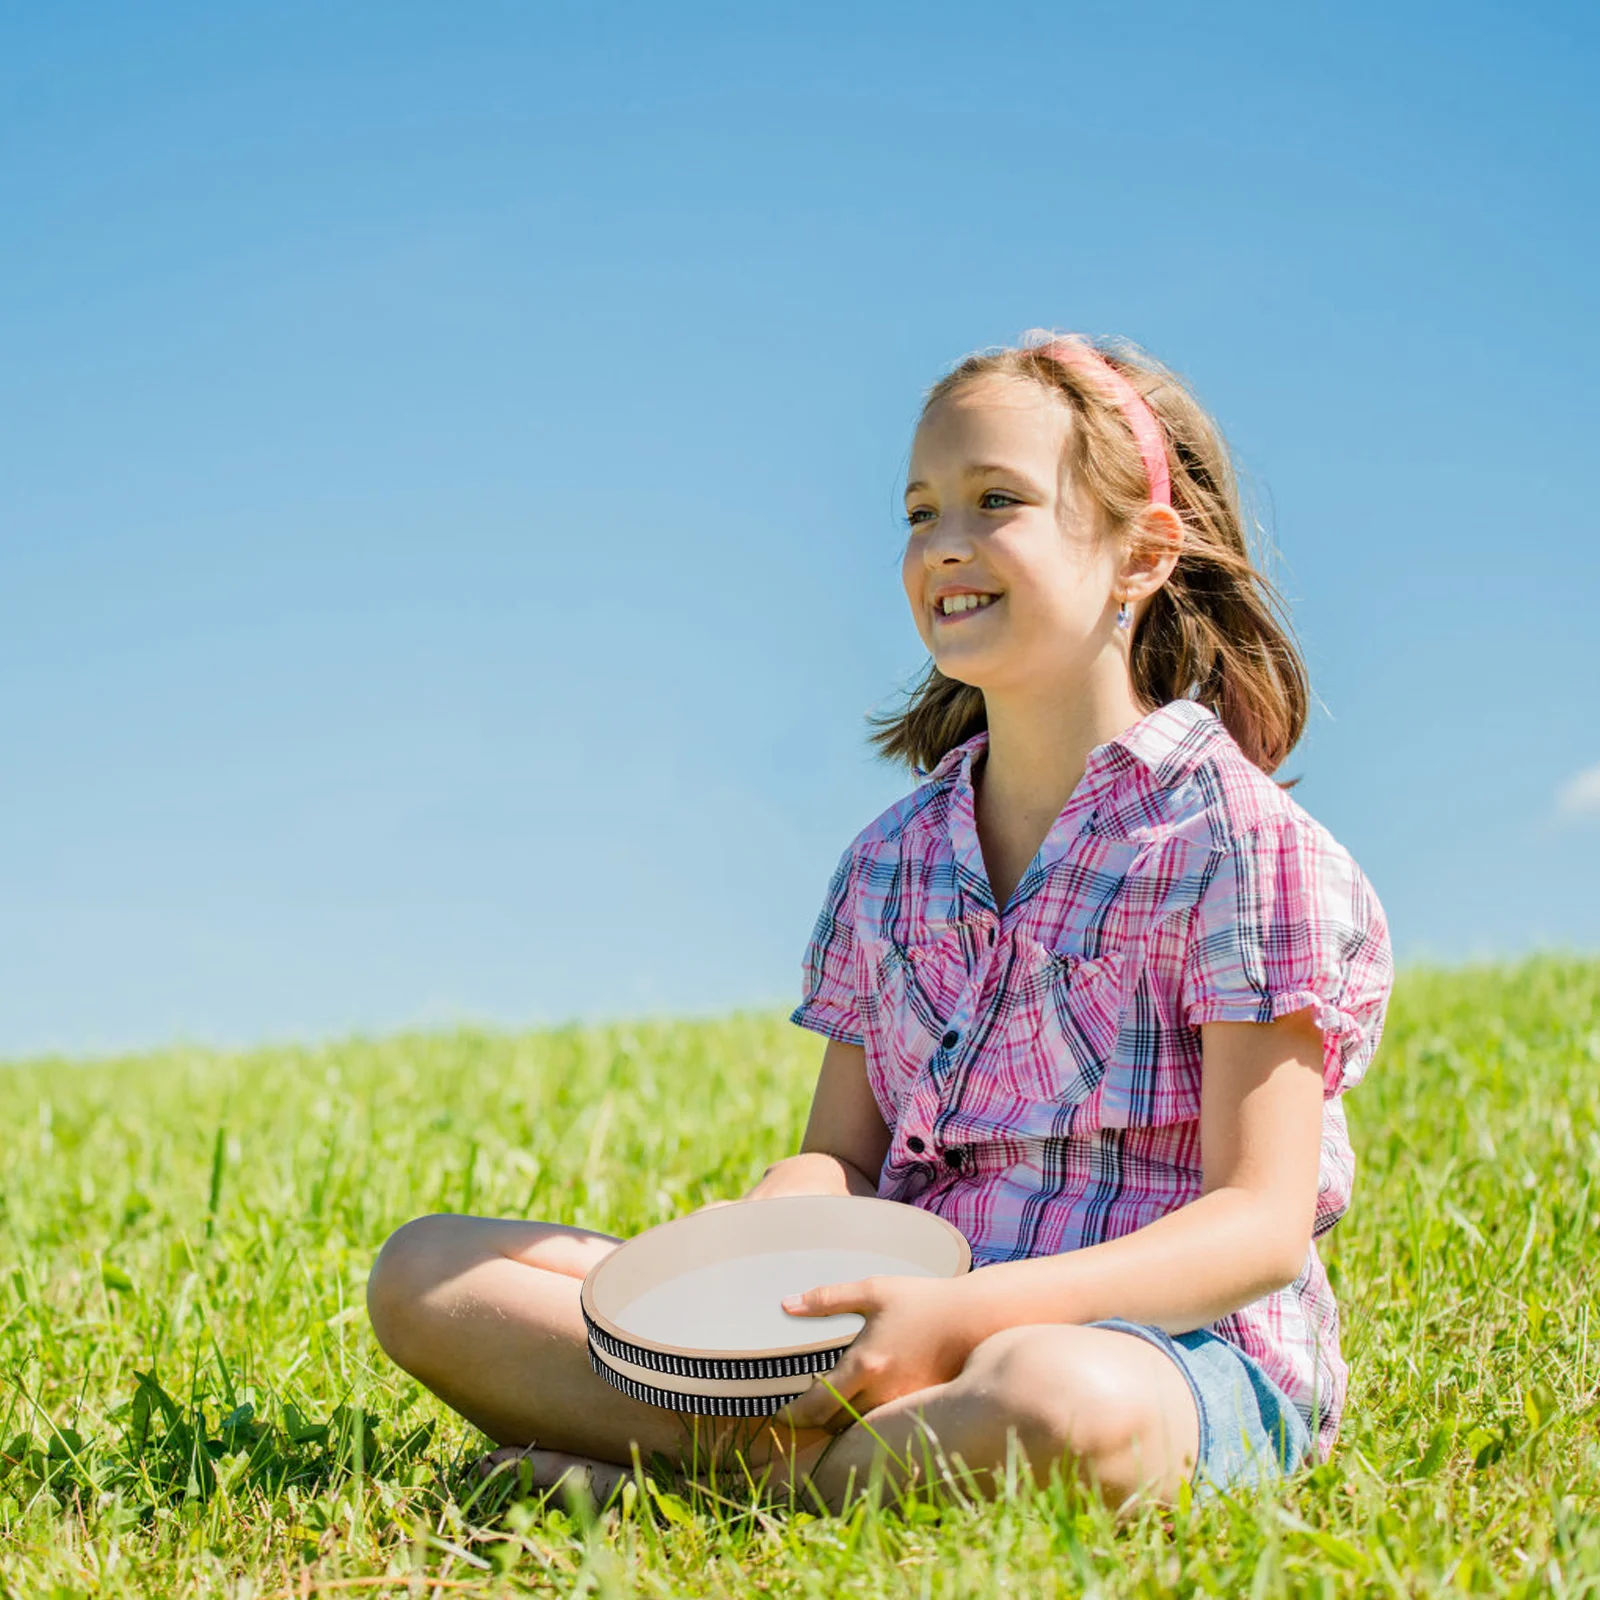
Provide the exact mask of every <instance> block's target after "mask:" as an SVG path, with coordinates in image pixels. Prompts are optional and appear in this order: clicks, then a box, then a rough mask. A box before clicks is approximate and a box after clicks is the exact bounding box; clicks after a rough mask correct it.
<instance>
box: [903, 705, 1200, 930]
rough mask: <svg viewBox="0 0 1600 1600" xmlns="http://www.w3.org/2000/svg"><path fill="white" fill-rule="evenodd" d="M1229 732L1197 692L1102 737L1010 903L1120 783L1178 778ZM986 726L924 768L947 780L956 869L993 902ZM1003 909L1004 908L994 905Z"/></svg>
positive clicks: (1021, 897) (1030, 889)
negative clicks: (980, 798) (980, 804)
mask: <svg viewBox="0 0 1600 1600" xmlns="http://www.w3.org/2000/svg"><path fill="white" fill-rule="evenodd" d="M1226 737H1227V730H1226V728H1225V727H1224V726H1223V723H1222V719H1221V718H1220V717H1218V716H1217V714H1216V713H1215V712H1214V711H1212V710H1211V709H1210V708H1209V707H1208V706H1203V705H1201V704H1200V702H1199V701H1197V700H1171V701H1168V703H1167V704H1166V705H1164V706H1158V707H1157V708H1156V709H1155V710H1154V711H1152V712H1149V713H1147V714H1146V715H1145V716H1143V717H1141V718H1140V719H1139V720H1138V721H1137V722H1135V723H1134V724H1133V725H1132V726H1131V727H1129V728H1125V729H1124V730H1123V731H1122V732H1121V733H1120V734H1118V735H1117V737H1116V738H1114V739H1108V740H1107V741H1106V742H1105V743H1104V744H1098V745H1096V746H1095V747H1094V749H1093V750H1091V751H1090V752H1089V759H1088V762H1087V764H1086V766H1085V768H1084V774H1083V777H1082V779H1081V780H1080V781H1079V784H1078V787H1077V788H1076V789H1074V790H1073V791H1072V796H1071V798H1070V799H1069V800H1068V801H1067V804H1066V806H1065V808H1064V809H1063V810H1062V812H1061V814H1060V815H1059V816H1058V817H1057V818H1056V820H1055V821H1054V822H1053V823H1052V824H1051V825H1050V831H1049V833H1048V834H1047V835H1046V836H1045V839H1044V842H1043V843H1042V844H1041V845H1040V847H1039V851H1038V853H1037V854H1036V855H1035V856H1034V858H1033V861H1032V862H1031V863H1030V864H1029V866H1028V869H1027V871H1026V872H1025V873H1024V874H1023V876H1022V881H1021V882H1020V883H1019V884H1018V885H1017V888H1016V892H1015V894H1013V896H1012V899H1011V904H1013V905H1020V904H1022V903H1023V902H1024V901H1026V900H1028V899H1029V898H1030V897H1031V896H1032V895H1033V893H1034V892H1035V891H1036V890H1037V889H1038V888H1039V886H1040V885H1041V884H1042V883H1043V882H1044V880H1045V878H1046V877H1047V876H1048V875H1049V873H1050V870H1051V868H1052V867H1053V866H1054V865H1055V864H1056V862H1057V861H1059V860H1060V859H1061V858H1062V856H1064V855H1065V854H1066V852H1067V849H1068V847H1069V846H1070V845H1071V843H1072V841H1073V840H1074V839H1075V838H1077V837H1078V835H1079V834H1081V833H1083V832H1084V831H1085V830H1086V829H1087V828H1088V827H1089V825H1090V823H1091V822H1092V821H1093V819H1094V816H1095V814H1096V812H1098V811H1099V810H1100V808H1101V806H1102V805H1103V804H1104V803H1105V802H1106V801H1107V800H1108V799H1109V798H1110V797H1111V796H1112V795H1113V794H1114V793H1115V792H1116V791H1117V790H1118V789H1119V788H1120V787H1121V783H1122V781H1123V780H1124V779H1125V778H1127V777H1128V776H1129V775H1130V774H1138V773H1140V772H1144V773H1147V774H1148V775H1149V776H1150V778H1151V779H1152V780H1153V781H1154V782H1155V784H1157V785H1158V786H1162V787H1164V786H1166V785H1170V784H1174V783H1177V782H1180V781H1181V780H1182V779H1183V778H1184V777H1186V776H1187V775H1188V774H1189V773H1190V772H1191V771H1193V770H1194V768H1195V767H1197V766H1198V765H1199V764H1200V763H1201V762H1202V761H1204V760H1205V759H1206V758H1207V756H1208V755H1210V754H1211V752H1212V750H1213V748H1214V747H1215V745H1216V743H1217V742H1218V740H1220V739H1225V738H1226ZM988 744H989V734H988V730H987V729H983V730H980V731H979V732H978V733H975V734H974V735H973V736H972V737H971V738H970V739H968V740H966V741H964V742H963V743H961V744H958V745H956V746H955V748H954V749H952V750H950V751H947V752H946V754H945V755H944V757H943V759H941V760H940V762H939V764H938V765H937V766H936V767H935V768H934V769H933V770H932V772H930V773H929V774H928V776H927V780H926V781H927V782H929V783H935V782H944V783H947V784H948V785H949V791H950V806H949V814H948V825H949V829H950V844H951V848H952V849H953V851H954V853H955V858H956V871H957V877H958V879H959V880H960V883H961V888H962V891H963V893H964V894H965V895H966V896H967V897H968V898H971V899H974V900H978V901H988V902H989V903H990V904H991V905H992V904H993V895H992V893H991V891H990V888H989V874H988V870H987V868H986V867H985V866H984V861H983V851H982V848H981V846H980V845H979V842H978V829H977V820H976V811H975V806H974V801H975V792H974V788H973V779H972V769H973V766H974V764H975V763H976V761H977V759H978V756H979V755H980V754H981V753H982V752H983V751H984V750H986V749H987V748H988ZM997 909H1005V908H997Z"/></svg>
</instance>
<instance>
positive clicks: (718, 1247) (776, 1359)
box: [580, 1194, 972, 1417]
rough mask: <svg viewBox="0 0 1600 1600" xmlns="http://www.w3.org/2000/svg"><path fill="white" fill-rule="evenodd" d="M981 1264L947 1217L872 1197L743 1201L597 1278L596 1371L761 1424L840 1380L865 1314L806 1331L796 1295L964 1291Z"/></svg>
mask: <svg viewBox="0 0 1600 1600" xmlns="http://www.w3.org/2000/svg"><path fill="white" fill-rule="evenodd" d="M971 1266H972V1250H971V1247H970V1246H969V1245H968V1243H967V1241H966V1239H965V1238H964V1237H963V1236H962V1234H961V1232H960V1230H959V1229H957V1228H954V1227H952V1226H951V1224H950V1223H948V1222H946V1221H945V1220H944V1218H943V1217H937V1216H935V1215H934V1214H933V1213H932V1212H930V1211H922V1210H919V1209H918V1208H917V1207H916V1206H911V1205H905V1204H903V1203H901V1202H900V1201H897V1200H875V1199H869V1198H867V1197H866V1196H863V1195H825V1194H805V1195H786V1196H783V1197H781V1198H778V1199H771V1200H738V1201H734V1202H733V1203H731V1204H729V1205H724V1206H716V1207H713V1208H712V1209H711V1210H710V1211H696V1212H693V1213H692V1214H691V1215H689V1216H687V1217H677V1218H674V1219H673V1221H671V1222H663V1223H662V1224H661V1225H660V1226H659V1227H655V1228H649V1229H647V1230H646V1231H645V1232H643V1233H641V1234H639V1235H637V1236H636V1237H635V1238H632V1239H628V1240H626V1241H624V1242H623V1243H622V1244H620V1245H618V1246H617V1248H616V1249H615V1250H613V1251H612V1252H611V1254H610V1255H608V1256H605V1257H603V1258H602V1259H601V1260H600V1261H598V1262H596V1263H595V1265H594V1266H593V1267H592V1268H591V1269H590V1271H589V1274H588V1276H587V1277H586V1278H585V1279H584V1280H583V1290H582V1294H581V1297H580V1303H581V1305H582V1307H583V1320H584V1322H585V1323H586V1324H587V1325H588V1329H589V1363H590V1365H591V1366H592V1367H593V1368H594V1370H595V1371H596V1372H597V1373H598V1374H599V1375H600V1376H601V1377H602V1378H604V1379H605V1380H606V1381H607V1382H608V1383H610V1384H611V1385H612V1386H613V1387H614V1388H617V1389H620V1390H621V1391H622V1392H623V1393H624V1394H626V1395H630V1396H631V1397H632V1398H633V1399H635V1400H643V1401H645V1402H647V1403H648V1404H650V1405H656V1406H664V1407H666V1408H667V1409H669V1410H672V1411H689V1412H698V1413H701V1414H703V1415H710V1416H718V1417H761V1416H768V1415H770V1414H771V1413H772V1412H774V1411H777V1410H780V1409H781V1408H782V1407H783V1406H785V1405H787V1404H788V1402H789V1401H790V1400H792V1399H793V1398H794V1397H795V1396H796V1395H797V1394H800V1393H801V1392H802V1391H804V1390H805V1389H808V1388H809V1387H810V1386H811V1380H812V1378H813V1377H814V1376H815V1375H816V1374H818V1373H825V1372H831V1371H832V1370H833V1367H834V1364H835V1363H836V1362H837V1361H838V1359H839V1357H840V1356H841V1355H843V1354H844V1352H845V1351H846V1350H847V1349H848V1348H849V1347H850V1343H851V1341H852V1340H853V1339H854V1338H855V1336H856V1335H857V1334H858V1333H860V1331H861V1329H862V1328H863V1327H864V1326H865V1325H866V1318H865V1317H863V1316H862V1315H861V1314H860V1313H859V1312H854V1311H849V1312H838V1313H835V1314H833V1315H831V1316H825V1317H797V1316H793V1315H791V1314H790V1313H789V1312H787V1311H785V1310H784V1309H783V1306H782V1301H783V1299H784V1297H785V1296H786V1295H791V1294H799V1293H802V1292H803V1291H805V1290H807V1289H816V1288H820V1287H822V1286H823V1285H825V1284H833V1283H854V1282H856V1281H858V1280H859V1279H862V1278H873V1277H883V1276H891V1277H900V1278H958V1277H960V1276H961V1275H962V1273H964V1272H966V1271H968V1270H969V1269H970V1268H971Z"/></svg>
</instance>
